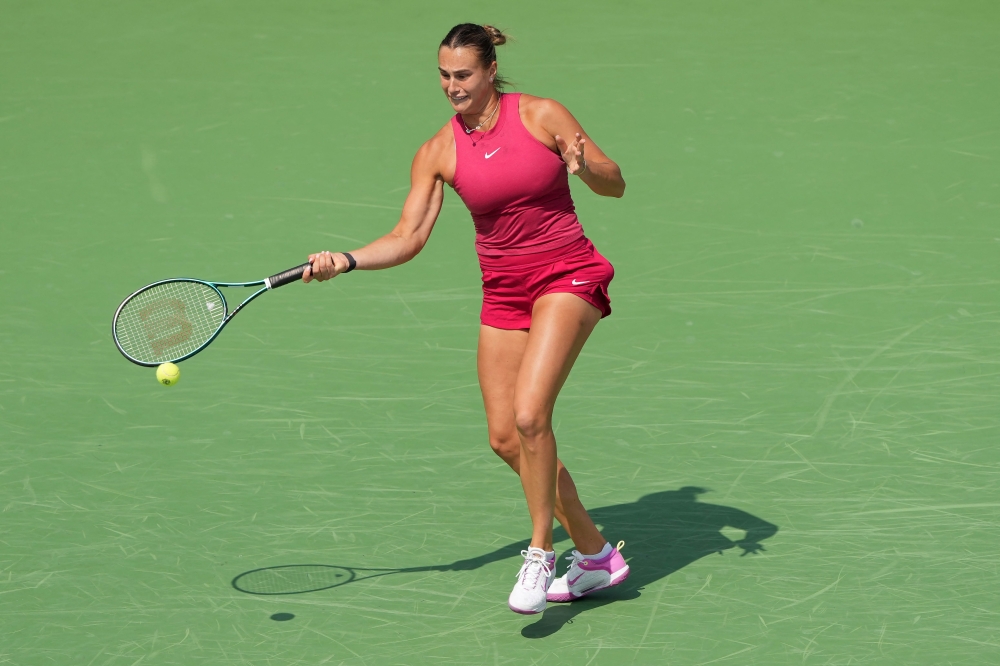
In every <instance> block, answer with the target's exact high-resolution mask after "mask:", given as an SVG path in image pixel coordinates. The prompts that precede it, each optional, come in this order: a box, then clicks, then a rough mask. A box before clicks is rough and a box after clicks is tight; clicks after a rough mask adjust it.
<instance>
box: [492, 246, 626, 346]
mask: <svg viewBox="0 0 1000 666" xmlns="http://www.w3.org/2000/svg"><path fill="white" fill-rule="evenodd" d="M479 266H480V268H482V270H483V310H482V314H481V315H480V321H482V323H483V324H485V325H486V326H492V327H494V328H505V329H527V328H531V309H532V308H533V307H534V305H535V301H537V300H538V299H539V298H541V297H542V296H544V295H545V294H555V293H566V294H576V295H577V296H579V297H580V298H582V299H583V300H585V301H587V302H588V303H590V304H591V305H593V306H594V307H595V308H597V309H598V310H600V311H601V317H602V318H604V317H607V316H608V315H609V314H611V298H610V297H609V296H608V285H609V284H610V283H611V279H612V278H614V276H615V269H614V267H613V266H612V265H611V262H609V261H608V260H607V259H605V258H604V257H602V256H601V254H600V253H599V252H598V251H597V249H596V248H595V247H594V244H593V243H591V242H590V240H589V239H587V238H581V239H579V240H576V241H573V242H572V243H570V244H569V245H565V246H563V247H560V248H556V249H554V250H547V251H545V252H537V253H534V254H509V255H504V256H500V257H486V256H482V255H480V257H479Z"/></svg>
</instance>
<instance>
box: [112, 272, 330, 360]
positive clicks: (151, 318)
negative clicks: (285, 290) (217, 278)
mask: <svg viewBox="0 0 1000 666" xmlns="http://www.w3.org/2000/svg"><path fill="white" fill-rule="evenodd" d="M310 266H311V264H308V263H306V264H302V265H301V266H296V267H295V268H289V269H288V270H287V271H282V272H280V273H277V274H276V275H272V276H271V277H269V278H264V279H263V280H254V281H253V282H206V281H205V280H196V279H194V278H173V279H170V280H161V281H159V282H154V283H153V284H149V285H146V286H145V287H143V288H142V289H140V290H139V291H137V292H135V293H133V294H132V295H131V296H129V297H128V298H126V299H125V300H124V301H123V302H122V304H121V305H119V306H118V310H117V311H116V312H115V319H114V324H113V325H112V333H113V334H114V338H115V345H116V346H117V347H118V351H120V352H121V353H122V354H123V355H124V356H125V358H127V359H128V360H130V361H132V362H133V363H137V364H138V365H144V366H148V367H152V366H157V365H160V364H161V363H177V362H178V361H183V360H184V359H186V358H191V357H192V356H194V355H195V354H197V353H198V352H200V351H201V350H202V349H204V348H205V347H207V346H208V345H209V344H210V343H211V342H212V341H213V340H215V338H216V337H217V336H218V335H219V333H221V332H222V328H223V327H224V326H225V325H226V324H228V323H229V321H230V320H231V319H232V318H233V317H235V316H236V313H237V312H239V311H240V310H242V309H243V307H244V306H245V305H246V304H247V303H249V302H250V301H252V300H253V299H255V298H257V297H258V296H260V295H261V294H263V293H264V292H266V291H270V290H271V289H277V288H278V287H281V286H283V285H286V284H289V283H290V282H295V281H296V280H299V279H301V278H302V275H303V273H305V271H306V269H307V268H310ZM220 287H260V289H258V290H257V291H255V292H254V293H252V294H250V296H249V297H247V298H246V299H245V300H244V301H243V302H242V303H240V304H239V305H238V306H237V307H236V309H234V310H233V311H232V312H230V311H229V304H228V303H227V302H226V298H225V296H223V295H222V291H220V290H219V288H220Z"/></svg>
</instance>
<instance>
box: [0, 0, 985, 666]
mask: <svg viewBox="0 0 1000 666" xmlns="http://www.w3.org/2000/svg"><path fill="white" fill-rule="evenodd" d="M0 16H2V19H0V287H2V289H0V348H2V350H3V353H2V355H0V664H16V665H18V666H21V665H30V666H42V665H47V664H59V665H63V666H65V665H74V666H137V665H139V664H142V665H143V666H152V665H159V664H164V665H166V664H181V665H191V664H213V665H219V666H221V665H230V664H232V665H237V664H247V665H249V664H252V665H255V666H256V665H259V666H265V665H275V666H277V665H282V666H284V665H289V666H290V665H293V664H295V665H297V664H302V665H306V664H308V665H316V664H331V665H333V664H344V665H345V666H347V665H350V666H355V665H358V666H360V665H362V664H365V665H372V666H374V665H379V666H381V665H389V664H406V665H422V664H434V665H436V666H440V665H444V664H456V665H464V664H489V665H498V664H525V665H526V664H539V665H542V664H544V665H556V664H579V665H581V666H600V665H602V664H616V665H617V664H672V665H678V666H680V665H689V664H690V665H699V664H706V665H707V664H721V665H725V664H761V665H767V666H774V665H779V664H781V665H784V664H789V665H792V664H794V665H799V664H817V665H819V664H831V665H832V664H842V665H847V664H857V665H860V664H906V665H914V664H928V665H942V664H987V663H998V662H1000V631H998V628H997V627H998V626H1000V602H998V597H997V590H998V582H1000V581H998V568H1000V555H998V550H997V544H998V534H1000V533H998V519H997V515H998V512H1000V449H998V448H997V436H998V434H1000V430H998V420H997V417H998V409H1000V382H998V377H1000V338H998V336H997V324H998V321H1000V317H998V312H1000V306H998V298H997V290H998V287H1000V271H998V268H997V266H998V260H1000V227H998V225H997V219H998V213H1000V166H998V165H1000V129H998V126H997V111H996V109H997V105H998V102H1000V96H998V92H997V91H998V88H997V66H998V63H1000V47H998V45H1000V5H997V3H995V2H986V1H979V0H969V1H965V2H944V1H943V0H910V1H908V2H902V1H897V0H886V1H885V2H861V1H860V0H839V1H836V2H821V1H818V0H762V1H761V2H755V3H747V2H737V1H735V0H711V1H708V2H676V1H673V0H669V1H655V2H654V1H644V0H625V1H623V2H615V3H612V2H596V1H593V0H580V1H579V2H565V1H563V0H557V1H553V2H542V3H540V2H526V1H523V0H510V1H508V2H503V3H494V4H492V5H478V6H472V5H469V4H468V3H459V2H451V1H435V2H432V3H427V2H402V1H398V0H393V1H387V2H377V3H375V2H370V3H362V2H321V1H318V0H311V1H306V0H292V1H290V2H281V3H271V2H260V1H258V0H253V1H249V2H234V1H232V0H174V1H172V2H165V1H161V0H153V1H150V2H142V3H125V2H111V3H79V2H67V1H65V0H54V1H52V2H46V3H33V2H21V1H17V0H0ZM463 21H475V22H486V23H493V24H495V25H498V26H500V27H502V28H504V29H505V30H508V31H509V32H510V33H511V34H513V35H514V37H515V38H516V41H514V42H513V43H511V44H508V45H507V46H504V47H502V48H501V49H500V50H499V52H500V68H501V71H502V72H503V73H505V74H506V75H507V76H508V77H509V78H511V79H513V80H514V81H515V82H516V84H517V89H518V90H521V91H525V92H530V93H533V94H538V95H542V96H548V97H553V98H555V99H557V100H559V101H561V102H562V103H564V104H565V105H566V106H567V107H568V108H569V109H570V110H571V111H573V113H574V114H575V115H576V116H577V118H579V119H580V121H581V122H582V124H583V125H584V127H586V128H587V130H588V132H589V133H590V134H591V135H592V136H593V137H594V139H595V141H597V142H598V143H599V144H600V146H601V147H602V148H603V149H604V150H605V151H606V152H607V153H608V154H609V155H610V156H611V157H612V158H613V159H615V160H616V161H617V162H618V163H619V164H620V165H621V167H622V170H623V173H624V175H625V178H626V180H627V182H628V190H627V193H626V195H625V197H624V198H623V199H621V200H614V199H600V198H598V197H596V196H593V195H590V194H589V193H588V192H585V191H584V187H583V186H582V183H574V185H573V187H574V194H575V196H576V201H577V207H578V212H579V214H580V218H581V220H582V222H583V225H584V227H585V229H586V231H587V234H588V236H590V237H591V238H592V239H593V240H594V242H595V244H596V245H597V247H598V248H600V250H601V252H602V254H604V255H605V256H607V257H608V258H609V259H610V260H611V261H612V263H614V265H615V268H616V278H615V281H614V283H613V284H612V291H611V296H612V300H613V307H614V314H613V315H612V316H611V317H610V318H608V319H606V320H604V321H603V322H602V323H601V324H600V325H599V326H598V328H597V330H596V332H595V334H594V335H593V337H592V338H591V340H590V341H589V342H588V344H587V347H586V348H585V349H584V352H583V355H582V356H581V358H580V360H579V362H578V363H577V366H576V368H575V370H574V372H573V374H572V375H571V377H570V379H569V381H568V383H567V385H566V387H565V388H564V390H563V394H562V396H561V398H560V401H559V403H558V405H557V409H556V414H555V423H556V427H557V438H558V440H559V447H560V449H559V450H560V455H561V456H562V457H563V459H564V460H565V461H566V463H567V465H568V466H569V467H570V469H571V470H572V471H573V473H574V475H575V477H576V480H577V483H578V484H579V486H580V489H581V495H582V497H583V499H584V502H585V503H586V505H587V506H588V507H589V508H591V510H592V513H593V515H594V517H595V520H596V521H597V522H598V523H599V524H600V525H601V526H602V528H603V530H604V533H605V535H606V536H607V538H608V539H609V540H610V541H612V542H617V541H618V540H625V541H626V546H625V549H624V551H623V554H624V555H625V556H626V557H627V558H628V559H629V561H630V564H631V567H632V570H633V574H632V576H631V578H630V579H629V580H628V581H627V583H626V584H624V585H622V586H621V587H619V588H615V589H614V590H610V591H607V592H604V593H601V594H598V595H595V596H593V597H592V598H588V599H587V600H584V601H580V602H577V603H574V604H572V605H559V606H556V605H553V606H550V608H549V609H548V610H547V611H546V612H545V613H544V614H543V615H541V616H535V617H523V616H519V615H515V614H514V613H511V612H510V611H509V610H508V609H507V608H506V606H505V599H506V595H507V594H508V592H509V591H510V588H511V586H512V585H513V583H514V576H515V574H516V572H517V569H518V567H519V566H520V561H519V555H518V553H519V551H520V550H521V549H522V548H524V547H525V546H526V543H527V542H526V541H525V539H526V538H527V537H528V536H529V534H530V525H529V522H528V515H527V511H526V507H525V503H524V497H523V493H522V490H521V487H520V485H519V483H518V481H517V478H516V477H515V476H514V475H513V474H512V473H511V472H510V471H509V470H508V469H507V468H506V466H505V465H504V464H503V463H502V462H501V461H500V460H499V458H496V457H495V456H494V455H493V453H492V452H491V451H490V449H489V446H488V443H487V439H486V426H485V419H484V416H483V413H482V401H481V397H480V394H479V389H478V386H477V382H476V366H475V347H476V336H477V333H478V313H479V306H480V298H481V293H480V275H479V269H478V265H477V263H476V257H475V252H474V248H473V227H472V223H471V220H470V219H469V215H468V213H467V211H466V210H465V208H464V207H463V206H462V203H461V201H460V200H459V199H458V197H457V196H455V194H454V192H451V191H449V192H448V193H447V194H446V199H445V204H444V210H443V212H442V214H441V217H440V218H439V220H438V223H437V227H436V230H435V232H434V234H433V236H432V237H431V240H430V243H429V244H428V246H427V248H426V249H425V251H424V252H423V253H422V254H421V255H420V256H419V257H417V259H415V260H414V261H413V262H411V263H409V264H406V265H405V266H402V267H400V268H396V269H393V270H390V271H384V272H356V273H352V274H351V275H346V276H341V277H339V278H337V279H336V280H334V281H333V282H332V283H327V284H323V285H316V284H312V285H301V284H296V285H290V286H288V287H286V288H283V289H282V290H281V291H280V292H277V293H275V294H268V295H266V296H265V297H263V298H261V299H260V300H258V301H256V302H255V303H254V304H253V306H251V307H248V308H247V309H246V311H244V312H242V313H241V314H240V315H239V316H238V317H237V318H236V319H235V320H234V321H233V323H232V324H231V325H230V326H229V327H228V328H227V329H226V330H225V331H223V333H222V335H221V337H220V338H219V339H218V341H217V342H215V343H214V344H213V345H212V348H211V349H209V350H207V351H205V352H204V353H203V354H200V355H199V356H197V357H195V358H193V359H191V360H190V361H187V362H184V363H183V364H181V367H182V370H183V373H184V376H183V379H182V380H181V382H180V383H179V384H178V385H177V386H175V387H171V388H164V387H162V386H160V385H158V384H157V383H156V381H155V379H154V377H153V371H152V370H149V369H143V368H139V367H137V366H134V365H132V364H130V363H128V362H127V361H125V360H124V359H123V358H122V357H121V356H120V355H119V354H118V352H117V351H116V350H115V348H114V345H113V344H112V340H111V330H110V328H111V327H110V324H111V317H112V314H113V313H114V310H115V307H116V306H117V304H118V303H119V302H120V301H121V299H122V298H124V297H125V296H126V295H128V294H129V293H130V292H131V291H132V290H134V289H136V288H138V287H139V286H141V285H143V284H146V283H149V282H152V281H154V280H157V279H161V278H166V277H172V276H194V277H203V278H207V279H215V280H232V281H238V280H250V279H256V278H261V277H264V276H266V275H269V274H270V273H273V272H275V271H278V270H281V269H283V268H286V267H288V266H293V265H295V264H297V263H300V262H302V261H304V260H305V255H306V254H307V253H309V252H312V251H318V250H322V249H331V250H349V249H353V248H355V247H358V246H360V245H361V244H362V243H364V242H367V241H369V240H372V239H374V238H375V237H377V236H379V235H381V234H383V233H385V232H386V231H388V230H389V229H390V228H391V227H392V226H393V225H394V224H395V222H396V219H397V216H398V211H399V209H400V206H401V204H402V202H403V199H404V197H405V195H406V191H407V186H408V175H409V164H410V160H411V158H412V155H413V153H414V152H415V151H416V149H417V148H418V147H419V145H420V144H421V143H422V142H423V141H425V140H426V139H427V138H429V137H430V136H431V135H432V134H433V133H434V132H435V131H436V130H437V129H438V128H440V127H441V126H442V125H443V124H444V123H445V122H447V120H448V118H449V116H450V114H451V110H450V107H449V106H448V104H447V102H446V100H444V99H443V98H442V94H441V91H440V89H439V87H438V80H437V78H438V77H437V72H436V60H435V54H436V47H437V44H438V43H439V42H440V40H441V38H442V37H443V36H444V34H445V33H446V32H447V30H448V29H449V28H450V27H451V26H452V25H454V24H456V23H459V22H463ZM556 537H557V539H560V541H559V543H558V544H557V550H558V551H559V553H560V555H561V554H562V553H563V552H564V551H567V550H568V549H569V548H571V543H570V542H569V540H568V539H566V535H565V533H564V532H560V531H557V533H556ZM745 538H749V539H751V540H754V539H756V540H757V541H758V542H759V544H760V546H761V547H762V548H761V549H751V550H757V552H749V553H746V552H744V550H743V549H741V548H739V547H737V546H736V544H735V543H734V542H736V541H739V540H741V539H745ZM560 561H561V560H560ZM299 565H311V568H306V567H304V566H299ZM397 569H413V570H411V571H402V572H394V571H395V570H397ZM261 571H267V572H270V571H277V572H279V573H280V572H283V573H282V575H281V576H278V577H277V578H276V579H275V580H276V581H277V582H276V583H274V584H275V585H278V587H277V588H274V589H271V591H272V592H275V591H276V592H283V593H282V594H261V593H260V592H261V591H262V590H260V589H256V588H252V589H249V588H248V586H246V585H244V586H243V589H240V587H241V584H239V583H237V584H236V585H234V580H237V579H238V577H240V576H241V575H244V574H248V575H249V572H257V574H259V575H263V574H261V573H260V572H261ZM559 573H562V569H560V572H559ZM324 576H326V577H327V578H324ZM337 576H340V578H337ZM352 576H353V577H354V578H353V579H351V578H352ZM348 579H350V580H348ZM242 580H244V581H246V580H249V578H247V576H244V578H243V579H242ZM324 581H326V582H324ZM345 581H347V582H346V584H342V585H337V586H335V587H333V586H332V585H335V584H336V583H342V582H345ZM272 582H273V581H272ZM282 585H284V587H282ZM314 588H325V589H314ZM269 589H270V588H269ZM265 591H266V590H265Z"/></svg>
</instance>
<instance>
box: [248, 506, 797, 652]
mask: <svg viewBox="0 0 1000 666" xmlns="http://www.w3.org/2000/svg"><path fill="white" fill-rule="evenodd" d="M706 492H708V491H707V490H705V489H704V488H695V487H691V486H688V487H685V488H681V489H679V490H666V491H663V492H659V493H652V494H649V495H646V496H644V497H641V498H640V499H639V500H637V501H635V502H630V503H628V504H616V505H614V506H604V507H600V508H597V509H590V511H589V513H590V516H591V518H593V520H594V522H595V523H597V525H598V526H600V527H602V532H603V533H604V535H605V537H607V538H609V539H610V540H611V541H612V542H617V541H619V540H623V541H625V542H626V546H625V548H624V549H623V551H622V554H623V555H624V556H625V559H626V560H627V561H628V564H629V567H630V570H631V573H630V575H629V577H628V579H627V580H626V581H625V582H624V583H622V584H621V585H618V586H616V587H613V588H610V589H608V590H604V591H601V592H596V593H594V594H592V595H589V596H587V597H585V598H583V599H581V600H579V601H574V602H572V603H568V604H549V607H548V609H547V610H546V611H545V613H544V614H543V615H542V616H541V617H540V618H539V619H538V620H537V621H536V622H534V623H533V624H529V625H528V626H526V627H525V628H524V629H522V630H521V634H522V635H523V636H525V637H526V638H544V637H545V636H550V635H552V634H554V633H555V632H557V631H559V629H561V628H562V627H563V626H565V625H566V624H567V623H569V622H572V621H573V618H575V617H576V616H577V615H579V614H580V613H583V612H585V611H587V610H590V609H591V608H597V607H599V606H604V605H605V604H609V603H611V602H613V601H620V600H625V599H635V598H637V597H639V596H640V595H641V594H642V590H643V589H644V588H645V587H646V586H647V585H649V584H651V583H655V582H656V581H658V580H661V579H663V578H665V577H666V576H668V575H670V574H672V573H674V572H675V571H677V570H679V569H681V568H683V567H685V566H687V565H688V564H690V563H691V562H694V561H695V560H698V559H700V558H702V557H704V556H706V555H712V554H715V553H720V554H721V553H722V551H724V550H729V549H731V548H741V549H742V550H743V553H742V555H747V554H750V553H756V552H757V551H760V550H764V547H763V546H762V545H761V542H762V541H763V540H765V539H767V538H769V537H771V536H774V535H775V534H776V533H777V531H778V528H777V526H776V525H772V524H771V523H769V522H767V521H766V520H763V519H761V518H758V517H756V516H754V515H751V514H749V513H747V512H746V511H741V510H739V509H736V508H733V507H731V506H721V505H718V504H708V503H706V502H699V501H698V496H699V495H702V494H704V493H706ZM727 527H728V528H735V529H736V530H740V531H742V532H744V534H743V536H742V537H741V538H739V539H738V540H736V541H733V540H732V539H729V538H728V537H726V535H725V534H723V533H722V530H723V529H724V528H727ZM553 536H554V538H555V541H556V542H557V543H558V542H560V541H563V540H565V539H567V538H568V535H567V534H566V531H565V530H564V529H562V528H561V527H559V528H557V529H556V530H555V532H554V534H553ZM527 547H528V541H519V542H516V543H511V544H508V545H506V546H503V547H501V548H498V549H497V550H494V551H492V552H489V553H485V554H483V555H479V556H478V557H473V558H470V559H467V560H459V561H457V562H453V563H450V564H439V565H431V566H423V567H413V568H410V569H396V570H391V569H378V570H371V571H377V572H380V573H378V574H377V575H386V574H387V573H393V572H395V573H404V572H415V571H466V570H471V569H478V568H479V567H482V566H485V565H487V564H491V563H493V562H499V561H502V560H507V559H510V558H513V557H516V556H517V555H518V554H519V553H520V552H521V551H522V550H524V549H525V548H527ZM562 569H563V567H560V571H559V573H562V572H563V570H562ZM354 580H356V573H355V572H354V570H352V569H350V568H344V567H337V566H333V565H325V564H313V565H303V564H292V565H280V566H276V567H265V568H263V569H254V570H252V571H247V572H244V573H242V574H240V575H238V576H237V577H236V578H234V579H233V581H232V585H233V587H234V588H236V589H237V590H239V591H241V592H246V593H248V594H266V595H274V594H280V595H288V594H305V593H308V592H317V591H320V590H328V589H332V588H334V587H339V586H341V585H344V584H347V583H351V582H353V581H354ZM358 580H361V579H358Z"/></svg>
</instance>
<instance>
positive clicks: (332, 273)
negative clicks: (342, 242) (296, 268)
mask: <svg viewBox="0 0 1000 666" xmlns="http://www.w3.org/2000/svg"><path fill="white" fill-rule="evenodd" d="M309 263H310V264H311V266H310V267H309V268H307V269H306V270H305V272H303V273H302V281H303V282H305V283H309V282H312V281H313V280H317V281H319V282H324V281H326V280H329V279H330V278H333V277H336V274H337V271H336V266H335V264H334V263H333V255H332V254H330V251H329V250H324V251H322V252H317V253H315V254H310V255H309Z"/></svg>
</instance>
